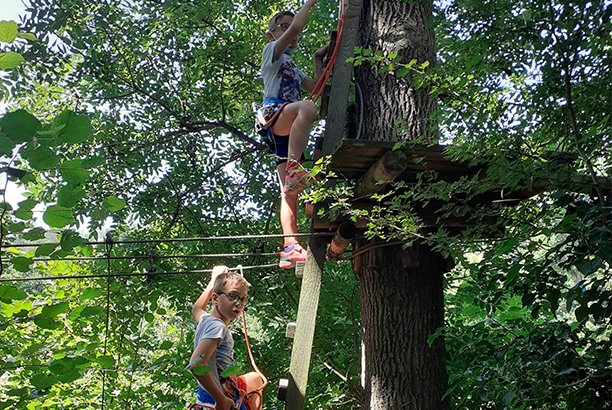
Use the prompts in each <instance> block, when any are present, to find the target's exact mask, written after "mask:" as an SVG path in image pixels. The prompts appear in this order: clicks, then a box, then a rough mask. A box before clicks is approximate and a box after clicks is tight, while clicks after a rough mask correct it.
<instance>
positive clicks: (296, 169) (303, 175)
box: [283, 160, 311, 192]
mask: <svg viewBox="0 0 612 410" xmlns="http://www.w3.org/2000/svg"><path fill="white" fill-rule="evenodd" d="M310 182H311V178H310V176H309V175H308V170H306V169H305V168H303V167H302V165H301V164H300V163H299V162H298V161H293V160H289V161H287V167H286V168H285V183H284V186H283V191H284V192H290V191H294V190H296V189H303V188H304V187H305V186H306V185H308V184H310Z"/></svg>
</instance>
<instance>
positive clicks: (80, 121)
mask: <svg viewBox="0 0 612 410" xmlns="http://www.w3.org/2000/svg"><path fill="white" fill-rule="evenodd" d="M51 127H52V128H54V129H60V131H59V132H58V139H59V142H62V143H66V144H77V143H79V142H83V141H85V140H87V138H89V137H90V136H91V135H92V134H93V130H92V128H91V122H90V121H89V117H87V116H84V115H77V114H75V113H74V112H72V111H70V110H64V111H62V113H61V114H60V115H58V116H57V118H55V120H54V121H53V124H52V125H51Z"/></svg>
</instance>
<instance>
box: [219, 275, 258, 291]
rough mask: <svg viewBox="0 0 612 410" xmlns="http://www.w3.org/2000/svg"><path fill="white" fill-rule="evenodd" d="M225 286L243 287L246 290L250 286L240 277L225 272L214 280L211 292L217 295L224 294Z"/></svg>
mask: <svg viewBox="0 0 612 410" xmlns="http://www.w3.org/2000/svg"><path fill="white" fill-rule="evenodd" d="M227 285H245V286H246V287H247V289H248V288H249V287H250V286H251V284H250V283H249V282H247V280H246V279H245V278H244V277H243V276H242V275H239V274H238V273H235V272H225V273H221V274H219V276H217V277H216V278H215V284H214V285H213V292H214V293H217V294H219V293H221V292H225V287H226V286H227Z"/></svg>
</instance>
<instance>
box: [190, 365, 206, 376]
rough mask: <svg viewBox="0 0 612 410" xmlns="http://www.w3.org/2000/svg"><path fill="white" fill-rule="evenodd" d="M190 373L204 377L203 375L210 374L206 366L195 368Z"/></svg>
mask: <svg viewBox="0 0 612 410" xmlns="http://www.w3.org/2000/svg"><path fill="white" fill-rule="evenodd" d="M192 372H193V374H195V375H196V376H204V375H205V374H208V373H210V366H206V365H201V366H196V367H194V368H193V370H192Z"/></svg>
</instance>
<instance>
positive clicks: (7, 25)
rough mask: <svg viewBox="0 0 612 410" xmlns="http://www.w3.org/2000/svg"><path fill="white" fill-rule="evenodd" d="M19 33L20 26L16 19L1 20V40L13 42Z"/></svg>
mask: <svg viewBox="0 0 612 410" xmlns="http://www.w3.org/2000/svg"><path fill="white" fill-rule="evenodd" d="M18 34H19V27H18V26H17V23H15V22H14V21H0V41H2V42H4V43H12V42H13V41H15V39H16V38H17V35H18Z"/></svg>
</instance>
